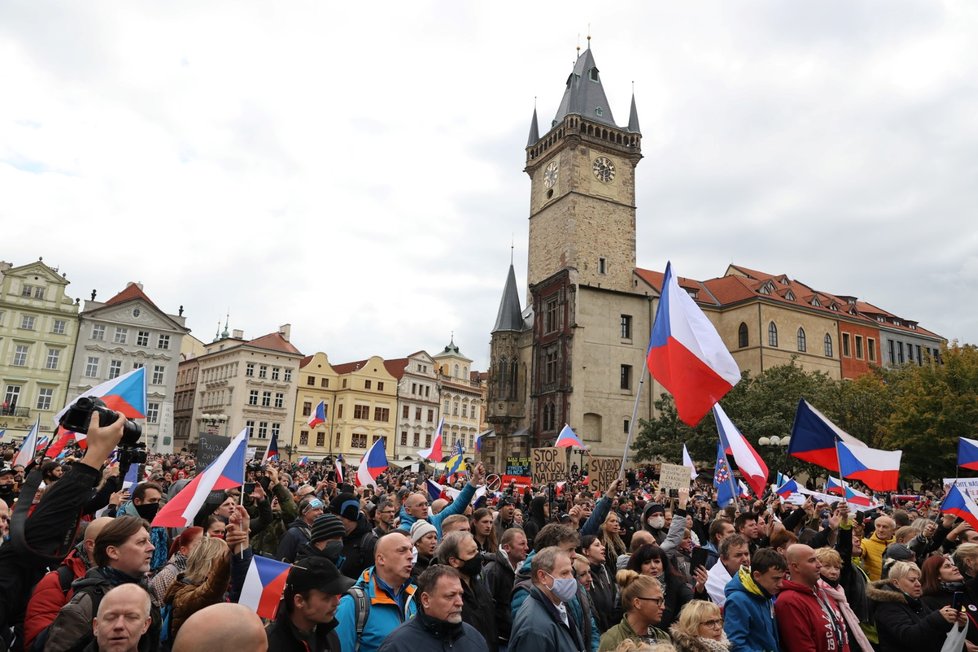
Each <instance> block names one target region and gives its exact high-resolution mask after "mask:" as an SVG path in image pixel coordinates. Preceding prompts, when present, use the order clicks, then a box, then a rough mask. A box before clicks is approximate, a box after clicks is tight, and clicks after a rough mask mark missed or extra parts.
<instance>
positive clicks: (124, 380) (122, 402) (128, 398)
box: [54, 367, 146, 439]
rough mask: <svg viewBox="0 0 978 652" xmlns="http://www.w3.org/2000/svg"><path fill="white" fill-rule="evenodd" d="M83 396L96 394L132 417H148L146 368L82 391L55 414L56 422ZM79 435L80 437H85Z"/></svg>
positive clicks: (110, 407) (112, 407)
mask: <svg viewBox="0 0 978 652" xmlns="http://www.w3.org/2000/svg"><path fill="white" fill-rule="evenodd" d="M83 396H96V397H98V398H100V399H102V401H103V402H104V403H105V405H106V407H108V408H109V409H110V410H115V411H116V412H121V413H122V414H123V415H125V416H126V417H128V418H130V419H145V418H146V368H145V367H139V368H138V369H133V370H132V371H130V372H129V373H127V374H122V375H121V376H119V377H118V378H113V379H111V380H107V381H105V382H104V383H102V384H101V385H96V386H95V387H93V388H91V389H89V390H86V391H84V392H82V393H81V394H80V395H78V396H76V397H75V398H73V399H72V400H71V402H70V403H68V405H66V406H64V407H63V408H61V411H60V412H58V413H57V414H56V415H54V422H55V423H59V422H60V421H61V417H62V416H64V413H65V412H67V411H68V408H70V407H71V406H72V405H74V404H75V401H77V400H78V399H80V398H81V397H83ZM83 437H84V435H79V436H78V438H79V439H81V438H83Z"/></svg>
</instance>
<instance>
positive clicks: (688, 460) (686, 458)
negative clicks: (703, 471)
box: [683, 442, 696, 480]
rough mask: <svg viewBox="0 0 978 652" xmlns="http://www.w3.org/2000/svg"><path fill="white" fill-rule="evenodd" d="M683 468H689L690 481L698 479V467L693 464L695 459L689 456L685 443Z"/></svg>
mask: <svg viewBox="0 0 978 652" xmlns="http://www.w3.org/2000/svg"><path fill="white" fill-rule="evenodd" d="M683 466H688V467H689V479H690V480H695V479H696V465H695V464H693V458H692V457H690V456H689V451H688V450H686V442H683Z"/></svg>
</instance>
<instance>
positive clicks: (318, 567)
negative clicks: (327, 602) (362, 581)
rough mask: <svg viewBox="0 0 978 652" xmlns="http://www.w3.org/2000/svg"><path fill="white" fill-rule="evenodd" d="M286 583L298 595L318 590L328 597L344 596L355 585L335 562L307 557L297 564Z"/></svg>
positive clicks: (294, 565)
mask: <svg viewBox="0 0 978 652" xmlns="http://www.w3.org/2000/svg"><path fill="white" fill-rule="evenodd" d="M286 583H287V584H288V585H289V586H291V587H292V589H293V590H294V591H295V592H296V593H302V592H303V591H309V590H310V589H316V590H319V591H322V592H323V593H326V594H327V595H343V594H344V593H346V592H347V590H349V588H350V587H351V586H353V585H354V584H355V582H354V581H353V580H351V579H350V578H349V577H346V576H345V575H343V574H341V573H340V571H339V570H337V568H336V566H334V565H333V562H331V561H329V560H328V559H324V558H322V557H307V558H305V559H300V560H298V561H297V562H295V564H293V565H292V570H290V571H289V579H288V581H287V582H286Z"/></svg>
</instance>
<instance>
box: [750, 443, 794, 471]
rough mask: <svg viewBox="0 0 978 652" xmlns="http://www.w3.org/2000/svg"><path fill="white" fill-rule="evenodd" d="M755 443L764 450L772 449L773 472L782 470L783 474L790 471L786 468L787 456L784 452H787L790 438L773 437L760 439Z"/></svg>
mask: <svg viewBox="0 0 978 652" xmlns="http://www.w3.org/2000/svg"><path fill="white" fill-rule="evenodd" d="M757 443H758V444H759V445H761V446H764V447H765V448H772V449H773V450H772V453H773V457H774V462H775V463H774V464H773V465H771V466H773V467H774V470H777V469H783V470H784V471H785V472H788V471H790V470H791V469H789V468H788V456H787V455H786V451H787V450H788V444H790V443H791V437H790V436H789V435H785V436H784V437H778V436H777V435H774V436H773V437H761V438H759V439H758V440H757Z"/></svg>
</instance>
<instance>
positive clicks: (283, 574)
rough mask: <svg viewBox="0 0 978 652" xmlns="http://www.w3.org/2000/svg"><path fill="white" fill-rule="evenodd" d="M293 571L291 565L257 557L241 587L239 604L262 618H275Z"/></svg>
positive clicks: (254, 558)
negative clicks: (290, 573) (290, 572)
mask: <svg viewBox="0 0 978 652" xmlns="http://www.w3.org/2000/svg"><path fill="white" fill-rule="evenodd" d="M291 569H292V566H291V565H290V564H284V563H282V562H280V561H275V560H274V559H268V558H267V557H262V556H260V555H255V556H254V557H252V558H251V565H250V566H248V574H247V575H245V579H244V583H243V584H242V586H241V595H240V597H238V604H243V605H245V606H247V607H251V608H252V609H254V610H255V612H256V613H257V614H258V615H259V616H261V617H262V618H267V619H269V620H271V619H273V618H275V612H276V611H277V610H278V605H279V602H280V601H281V600H282V593H284V592H285V584H286V582H287V581H288V579H289V571H290V570H291Z"/></svg>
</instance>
